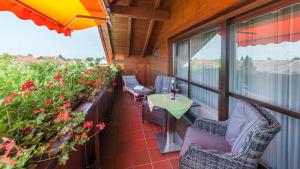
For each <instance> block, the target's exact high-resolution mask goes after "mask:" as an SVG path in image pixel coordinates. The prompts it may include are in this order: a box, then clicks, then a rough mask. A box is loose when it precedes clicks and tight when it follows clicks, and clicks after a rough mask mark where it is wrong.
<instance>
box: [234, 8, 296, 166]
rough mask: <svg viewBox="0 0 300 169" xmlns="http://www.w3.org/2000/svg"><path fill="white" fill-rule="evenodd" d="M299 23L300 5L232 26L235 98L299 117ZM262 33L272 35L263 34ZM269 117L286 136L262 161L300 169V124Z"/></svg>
mask: <svg viewBox="0 0 300 169" xmlns="http://www.w3.org/2000/svg"><path fill="white" fill-rule="evenodd" d="M299 17H300V5H298V4H297V5H294V6H291V7H288V8H285V9H281V10H278V11H275V12H272V13H268V14H265V15H263V16H260V17H256V18H253V19H250V20H248V21H245V22H242V23H236V24H233V25H232V26H231V39H233V41H231V44H230V45H231V50H230V54H231V55H230V56H231V59H230V60H231V63H230V64H231V65H230V91H231V92H234V93H238V94H241V95H244V96H247V97H250V98H254V99H257V100H261V101H264V102H268V103H271V104H273V105H277V106H280V107H283V108H287V109H290V110H293V111H296V112H299V113H300V58H299V56H300V38H299V37H298V36H299V35H298V33H297V32H296V29H298V28H297V27H300V22H298V21H297V22H296V20H298V18H299ZM283 22H285V24H282V23H283ZM263 27H264V29H266V28H267V32H265V33H261V32H259V31H262V30H264V29H262V28H263ZM245 33H247V36H246V35H245ZM299 33H300V32H299ZM249 34H252V35H253V36H250V35H249ZM233 100H234V99H231V102H230V104H231V108H232V107H233V106H232V105H233V104H234V101H233ZM269 111H270V110H269ZM270 112H271V113H272V114H273V115H274V117H276V118H277V119H278V121H279V122H280V123H281V126H282V130H281V131H280V133H279V134H278V135H277V136H276V138H275V139H274V140H273V141H272V143H271V144H270V145H269V147H268V149H267V151H266V152H265V154H264V155H263V158H262V160H263V161H264V162H265V163H266V164H267V165H269V166H270V167H272V168H275V169H299V168H300V147H299V142H300V134H299V133H300V120H299V119H295V118H293V117H289V116H286V115H283V114H281V113H280V112H272V111H270Z"/></svg>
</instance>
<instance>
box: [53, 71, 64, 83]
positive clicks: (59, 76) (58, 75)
mask: <svg viewBox="0 0 300 169" xmlns="http://www.w3.org/2000/svg"><path fill="white" fill-rule="evenodd" d="M61 77H62V75H61V71H58V72H57V74H56V76H54V80H55V81H59V80H60V78H61Z"/></svg>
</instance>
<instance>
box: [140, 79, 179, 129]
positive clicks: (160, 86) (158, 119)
mask: <svg viewBox="0 0 300 169" xmlns="http://www.w3.org/2000/svg"><path fill="white" fill-rule="evenodd" d="M172 80H175V78H173V77H169V76H157V77H156V79H155V86H154V89H153V90H152V92H150V93H149V94H154V93H155V94H159V93H163V90H166V91H165V92H168V93H170V92H171V82H172ZM166 119H167V114H166V111H165V110H164V109H161V108H158V107H154V108H153V111H152V112H151V111H150V109H149V105H148V100H147V96H145V97H144V99H143V101H142V120H143V122H144V121H147V122H150V123H153V124H156V125H158V126H160V127H162V128H166Z"/></svg>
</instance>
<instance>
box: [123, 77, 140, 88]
mask: <svg viewBox="0 0 300 169" xmlns="http://www.w3.org/2000/svg"><path fill="white" fill-rule="evenodd" d="M123 80H124V83H125V85H126V86H129V85H134V86H138V85H139V82H138V81H137V80H136V77H135V76H134V75H131V76H123Z"/></svg>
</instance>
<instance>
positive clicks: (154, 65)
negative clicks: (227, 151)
mask: <svg viewBox="0 0 300 169" xmlns="http://www.w3.org/2000/svg"><path fill="white" fill-rule="evenodd" d="M238 2H239V0H222V1H216V0H189V1H188V2H187V1H186V0H174V1H172V2H171V3H170V6H169V11H170V13H171V19H170V20H168V21H166V22H164V23H161V24H162V25H161V28H160V32H159V33H158V34H155V35H153V36H157V38H156V42H155V43H154V44H155V45H154V47H155V48H157V49H158V57H151V56H148V57H150V58H151V76H152V77H151V79H152V80H151V82H150V83H151V84H153V79H154V78H155V76H156V75H158V74H164V75H169V74H170V59H171V58H170V57H169V55H168V54H169V50H172V49H171V48H169V44H168V39H169V38H171V37H172V36H174V35H176V34H178V33H179V32H182V31H184V30H186V29H188V28H189V27H191V26H193V25H195V24H197V23H200V22H201V21H203V20H205V19H207V18H209V17H212V16H214V15H216V14H217V13H219V12H221V11H223V10H226V9H227V8H229V7H231V6H232V5H235V4H236V3H238Z"/></svg>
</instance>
